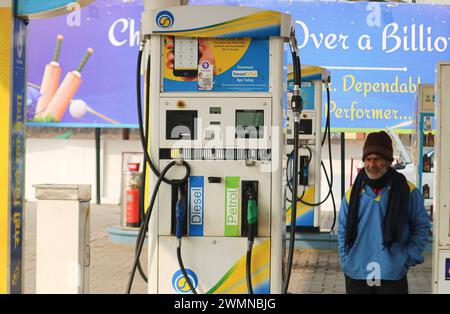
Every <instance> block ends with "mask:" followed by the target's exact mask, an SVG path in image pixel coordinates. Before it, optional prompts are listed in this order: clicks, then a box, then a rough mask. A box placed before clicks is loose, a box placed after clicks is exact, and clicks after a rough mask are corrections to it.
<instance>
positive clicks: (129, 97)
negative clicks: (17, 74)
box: [27, 0, 144, 128]
mask: <svg viewBox="0 0 450 314" xmlns="http://www.w3.org/2000/svg"><path fill="white" fill-rule="evenodd" d="M143 10H144V7H143V5H142V3H141V1H136V2H134V1H133V2H130V1H122V0H102V1H95V2H93V3H92V4H90V5H88V6H86V7H84V8H82V9H79V10H74V11H73V12H68V14H66V15H62V16H58V17H53V18H48V19H43V20H33V21H31V22H30V24H29V26H28V29H29V33H28V34H29V48H28V49H29V50H28V51H29V56H28V86H27V92H28V102H27V104H28V108H27V109H28V110H27V121H28V123H27V125H31V126H61V127H112V128H136V127H138V122H137V109H136V62H137V56H138V50H139V49H138V46H139V23H140V14H141V13H142V11H143ZM58 35H62V36H63V39H62V43H61V49H60V53H59V57H58V59H57V65H55V64H52V65H53V66H52V65H51V62H52V60H53V57H54V54H55V50H56V46H57V37H58ZM88 48H92V49H93V53H92V55H91V56H90V58H89V60H88V61H87V63H86V64H85V66H84V67H83V69H82V71H81V72H80V74H81V80H79V79H77V77H76V75H75V76H74V75H72V74H73V72H74V70H76V69H77V67H78V66H79V65H80V64H81V63H82V60H83V57H84V56H85V54H86V51H87V49H88ZM58 66H59V68H60V70H59V71H58V70H54V69H55V68H58ZM46 70H47V74H48V77H49V78H50V79H49V82H50V83H49V84H42V83H43V82H44V80H45V78H46V75H45V74H46V73H45V72H46ZM58 72H60V74H59V80H58V79H57V77H55V76H57V75H55V73H58ZM66 78H67V80H68V83H71V82H72V83H73V82H75V83H77V81H80V83H79V84H78V87H77V88H74V87H73V86H72V87H70V88H64V86H63V85H64V79H66ZM53 80H55V81H56V83H55V82H53ZM52 84H55V85H56V87H57V88H62V89H63V90H62V91H61V94H62V98H63V101H62V102H58V106H56V107H58V108H56V109H52V110H50V112H46V111H45V110H44V111H42V110H38V111H36V108H37V105H38V102H39V98H40V97H42V94H43V93H42V91H41V87H42V85H44V86H45V87H47V86H50V88H49V89H50V93H51V94H55V93H58V92H57V90H56V91H55V90H53V89H54V88H51V87H52ZM72 94H73V96H72ZM51 96H52V95H50V96H49V97H48V98H49V100H48V101H47V102H45V101H44V106H43V108H45V107H47V108H48V106H49V105H50V104H49V103H48V102H50V101H51V99H52V97H51ZM71 96H72V97H71ZM41 108H42V107H41ZM55 111H56V112H57V113H58V115H55V114H54V113H55ZM41 113H42V114H41ZM60 114H62V117H61V118H60V119H59V118H58V117H59V115H60Z"/></svg>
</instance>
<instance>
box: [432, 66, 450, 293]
mask: <svg viewBox="0 0 450 314" xmlns="http://www.w3.org/2000/svg"><path fill="white" fill-rule="evenodd" d="M435 84H436V85H435V92H436V101H437V103H436V106H435V108H436V109H435V115H436V118H437V125H436V135H437V141H436V143H435V147H436V152H435V156H436V163H435V166H434V169H435V173H436V176H435V184H434V189H435V190H434V195H436V197H435V198H434V208H435V210H434V212H433V258H432V265H433V279H432V280H433V281H432V291H433V293H440V294H448V293H450V193H449V191H450V180H449V178H450V142H449V141H448V138H449V136H450V126H449V123H448V121H450V110H449V106H448V104H449V103H450V89H449V86H450V62H440V63H438V64H437V66H436V83H435Z"/></svg>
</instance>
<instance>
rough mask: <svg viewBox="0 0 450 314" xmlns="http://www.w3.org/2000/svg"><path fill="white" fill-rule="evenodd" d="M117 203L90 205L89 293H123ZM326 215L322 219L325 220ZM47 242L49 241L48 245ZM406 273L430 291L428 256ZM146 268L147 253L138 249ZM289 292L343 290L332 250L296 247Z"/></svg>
mask: <svg viewBox="0 0 450 314" xmlns="http://www.w3.org/2000/svg"><path fill="white" fill-rule="evenodd" d="M119 215H120V208H119V206H114V205H113V206H111V205H100V206H98V205H91V266H90V293H124V292H125V290H126V285H127V281H128V274H129V271H130V269H131V266H132V261H133V257H134V247H132V246H129V245H120V244H114V243H112V242H111V241H110V239H109V235H108V232H107V228H108V227H110V226H113V225H119V221H120V218H119V217H120V216H119ZM329 217H330V215H327V219H325V221H329ZM35 241H36V204H35V203H27V204H26V213H25V250H24V258H25V260H24V272H25V273H24V276H25V279H24V286H25V288H24V291H25V293H35V287H36V284H35V279H36V258H35V256H36V242H35ZM49 245H51V244H49ZM425 257H426V261H425V263H424V264H422V265H419V266H417V267H415V268H413V269H412V270H411V271H410V272H409V275H408V281H409V286H410V292H411V293H430V291H431V255H430V254H426V256H425ZM141 261H142V265H143V267H144V270H145V271H146V266H145V265H146V264H147V253H146V250H145V248H144V251H143V252H142V258H141ZM290 291H291V292H293V293H338V294H339V293H345V285H344V276H343V273H342V271H341V270H340V267H339V263H338V254H337V252H336V251H330V250H328V251H323V250H320V251H318V250H305V249H296V251H295V256H294V265H293V269H292V277H291V284H290ZM132 292H133V293H146V285H145V283H144V281H143V280H142V279H141V278H140V277H139V275H138V274H137V275H136V277H135V282H134V285H133V290H132Z"/></svg>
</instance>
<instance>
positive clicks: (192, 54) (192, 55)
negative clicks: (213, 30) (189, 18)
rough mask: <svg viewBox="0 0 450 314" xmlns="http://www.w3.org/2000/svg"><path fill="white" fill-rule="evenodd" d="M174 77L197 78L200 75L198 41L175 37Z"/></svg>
mask: <svg viewBox="0 0 450 314" xmlns="http://www.w3.org/2000/svg"><path fill="white" fill-rule="evenodd" d="M173 53H174V66H173V75H174V76H183V77H184V76H197V74H198V60H199V54H198V39H197V38H191V37H175V39H174V45H173Z"/></svg>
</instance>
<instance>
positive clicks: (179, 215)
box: [175, 185, 186, 239]
mask: <svg viewBox="0 0 450 314" xmlns="http://www.w3.org/2000/svg"><path fill="white" fill-rule="evenodd" d="M183 198H184V195H183V193H182V188H181V185H179V186H178V200H177V205H176V231H175V235H176V237H177V238H178V239H181V238H182V237H183V227H184V221H185V219H186V215H185V210H184V202H183Z"/></svg>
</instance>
